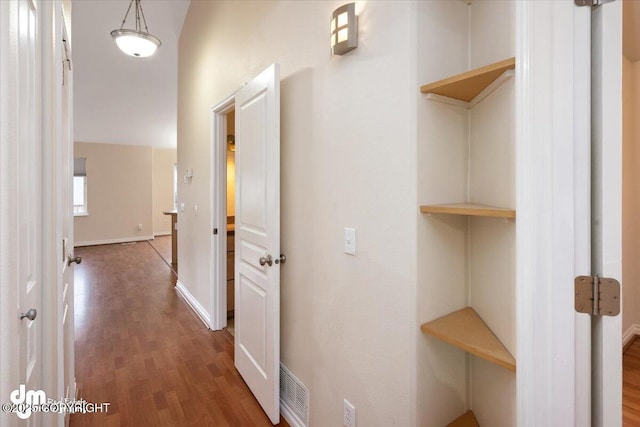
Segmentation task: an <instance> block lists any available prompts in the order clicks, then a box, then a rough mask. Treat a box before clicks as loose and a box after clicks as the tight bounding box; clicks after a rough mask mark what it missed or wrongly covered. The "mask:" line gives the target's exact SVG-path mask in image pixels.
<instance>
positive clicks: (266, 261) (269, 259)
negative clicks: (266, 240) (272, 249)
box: [258, 254, 273, 267]
mask: <svg viewBox="0 0 640 427" xmlns="http://www.w3.org/2000/svg"><path fill="white" fill-rule="evenodd" d="M258 262H260V265H262V266H264V265H265V264H267V265H269V267H271V265H272V264H273V257H271V254H269V255H267V257H266V258H265V257H263V256H261V257H260V259H259V260H258Z"/></svg>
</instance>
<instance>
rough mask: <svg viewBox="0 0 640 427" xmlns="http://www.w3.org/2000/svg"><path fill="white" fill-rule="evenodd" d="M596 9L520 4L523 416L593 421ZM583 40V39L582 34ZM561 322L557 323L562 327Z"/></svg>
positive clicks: (538, 422)
mask: <svg viewBox="0 0 640 427" xmlns="http://www.w3.org/2000/svg"><path fill="white" fill-rule="evenodd" d="M590 13H591V8H589V7H583V8H580V7H576V6H575V4H574V2H573V1H558V2H556V1H545V2H542V1H541V2H537V1H526V2H517V3H516V31H517V37H516V44H517V45H516V58H517V61H518V63H517V66H516V91H517V92H516V99H517V101H516V105H517V107H516V108H517V111H516V123H517V124H516V174H517V178H516V195H517V211H518V220H517V222H516V234H517V236H518V238H517V239H516V246H517V248H516V254H517V255H516V257H517V258H516V259H517V263H516V264H517V270H516V313H517V336H518V346H517V361H518V374H517V377H516V382H517V407H518V414H517V425H518V426H521V427H524V426H531V427H535V426H542V425H545V426H556V425H566V426H582V425H591V422H590V408H591V402H590V397H591V391H590V367H591V365H590V363H591V360H590V349H591V343H590V340H591V337H590V319H589V317H588V316H587V315H582V314H576V313H575V311H574V291H573V281H574V277H575V276H577V275H583V274H586V275H590V274H591V271H590V185H589V182H590V178H589V177H590V175H589V174H590V165H589V163H590V109H589V103H590V99H589V98H590V97H589V96H588V93H589V91H590V76H589V67H588V64H589V62H586V64H587V66H586V67H585V61H589V58H590V46H589V42H588V41H589V39H590V36H589V32H590V19H591V18H590ZM585 40H586V42H585ZM559 325H561V327H559Z"/></svg>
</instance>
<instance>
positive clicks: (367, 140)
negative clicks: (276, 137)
mask: <svg viewBox="0 0 640 427" xmlns="http://www.w3.org/2000/svg"><path fill="white" fill-rule="evenodd" d="M340 5H341V3H340V2H337V1H326V2H324V1H316V2H312V1H305V2H262V1H255V2H233V1H216V2H201V1H192V2H191V6H190V9H189V12H188V14H187V18H186V20H185V26H184V29H183V32H182V35H181V39H180V46H179V72H178V75H179V90H178V93H179V97H178V98H179V99H178V129H179V131H178V164H179V169H180V170H181V171H183V170H185V169H186V168H192V169H193V180H192V182H191V183H190V184H182V183H181V184H180V188H179V195H180V201H181V202H184V203H185V212H180V214H179V224H180V234H179V251H178V252H179V257H180V259H179V264H180V281H181V282H182V283H183V284H184V285H185V286H186V287H187V288H188V289H189V291H190V292H191V293H192V294H193V295H194V296H195V297H196V298H197V299H198V301H199V302H200V303H201V304H202V305H203V306H204V307H206V308H207V310H210V309H211V307H209V301H210V298H209V292H210V287H209V277H210V271H209V265H210V249H209V248H210V244H209V234H210V233H209V227H210V224H209V215H210V212H209V206H210V188H209V175H210V168H211V165H210V161H209V158H210V149H209V132H210V122H209V120H210V108H211V106H212V105H215V104H217V103H218V102H220V101H222V100H223V99H225V98H226V97H228V96H229V95H231V94H232V93H234V92H235V91H236V90H237V89H238V88H239V87H241V86H242V85H243V83H244V82H246V81H248V80H249V79H251V78H252V77H253V76H255V75H257V74H258V73H259V72H260V71H262V70H263V69H264V68H266V67H267V66H268V65H269V64H271V63H273V62H279V63H280V64H281V72H282V81H281V91H282V95H281V100H282V107H281V134H282V137H281V145H282V154H281V168H282V169H281V174H282V180H281V182H282V184H281V185H282V188H281V194H282V200H281V218H282V222H281V223H282V250H283V252H284V253H286V255H287V258H288V261H287V264H286V266H285V267H283V268H282V282H281V321H282V323H281V324H282V327H281V357H282V361H283V362H284V364H286V365H287V367H289V368H290V369H291V370H292V371H293V372H294V373H295V375H297V376H298V377H299V378H300V379H301V380H302V381H303V382H304V383H305V384H306V385H307V386H308V387H309V389H310V396H311V405H310V407H311V425H313V426H317V427H322V426H332V427H333V426H336V425H342V411H343V399H344V398H347V399H348V400H350V401H351V402H352V403H353V404H354V405H355V406H356V410H357V413H358V425H361V426H391V425H397V426H411V425H415V424H416V422H417V421H416V419H415V411H416V400H415V366H416V351H415V345H416V337H417V334H418V332H417V331H418V324H417V321H416V312H415V310H416V305H415V295H416V290H415V285H416V262H417V261H416V250H415V245H416V211H417V205H416V161H415V155H416V145H415V144H416V143H415V141H416V138H415V126H416V123H415V119H416V117H415V114H416V104H415V103H416V99H417V95H418V85H417V81H416V78H415V63H414V57H415V52H416V50H415V25H416V17H415V8H416V6H415V4H414V3H409V2H390V1H376V2H359V3H357V8H358V9H359V16H360V18H359V27H360V31H359V47H358V49H356V50H355V51H353V52H351V53H349V54H347V55H345V56H343V57H335V58H331V57H330V54H329V45H328V39H329V37H328V36H329V34H328V28H329V16H330V14H331V12H332V11H333V9H335V8H336V7H338V6H340ZM195 205H198V214H197V215H196V212H195V209H194V206H195ZM345 226H352V227H355V228H356V229H357V236H358V243H357V246H358V253H357V255H356V256H355V257H352V256H348V255H345V254H344V253H343V233H344V231H343V228H344V227H345ZM421 262H422V261H421ZM422 403H423V402H421V404H422Z"/></svg>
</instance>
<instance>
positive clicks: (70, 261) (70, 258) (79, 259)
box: [67, 255, 82, 266]
mask: <svg viewBox="0 0 640 427" xmlns="http://www.w3.org/2000/svg"><path fill="white" fill-rule="evenodd" d="M74 262H75V263H76V264H80V263H81V262H82V257H79V256H77V257H73V256H71V255H69V256H68V257H67V265H68V266H70V265H71V264H73V263H74Z"/></svg>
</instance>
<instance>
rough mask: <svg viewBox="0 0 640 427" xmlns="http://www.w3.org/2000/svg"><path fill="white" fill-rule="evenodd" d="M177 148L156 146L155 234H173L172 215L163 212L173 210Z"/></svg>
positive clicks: (154, 174)
mask: <svg viewBox="0 0 640 427" xmlns="http://www.w3.org/2000/svg"><path fill="white" fill-rule="evenodd" d="M176 153H177V150H176V149H175V148H154V149H152V155H153V167H152V168H153V170H152V174H153V175H152V187H153V195H152V197H153V234H154V236H159V235H167V234H171V217H170V216H169V215H165V214H163V212H165V211H170V210H173V166H174V164H175V163H176V161H177V154H176Z"/></svg>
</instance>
